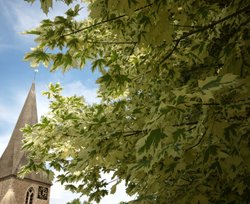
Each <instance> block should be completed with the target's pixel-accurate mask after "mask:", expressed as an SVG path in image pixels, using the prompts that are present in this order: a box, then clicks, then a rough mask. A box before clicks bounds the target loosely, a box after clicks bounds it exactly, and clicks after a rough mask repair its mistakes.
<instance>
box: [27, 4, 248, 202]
mask: <svg viewBox="0 0 250 204" xmlns="http://www.w3.org/2000/svg"><path fill="white" fill-rule="evenodd" d="M33 1H34V0H33ZM29 2H32V1H29ZM85 2H86V3H87V4H88V7H89V11H90V15H89V18H88V19H86V20H76V17H77V16H78V14H79V12H81V9H80V8H81V6H80V5H77V6H75V7H74V8H72V9H69V10H68V11H67V12H66V15H65V16H58V17H56V18H55V19H54V20H49V19H45V20H43V21H42V22H41V25H40V27H38V28H36V29H34V30H31V31H28V32H27V33H28V34H34V35H37V38H36V42H37V47H36V48H34V49H33V50H32V51H31V52H30V53H28V54H27V55H26V56H25V59H26V60H29V61H30V62H31V65H32V66H37V65H39V64H40V63H43V64H44V65H45V66H47V67H48V68H49V69H50V70H51V71H54V70H57V69H61V70H62V71H67V70H70V69H72V68H78V69H82V68H83V67H84V65H85V62H86V61H91V62H92V69H93V70H96V69H98V70H99V72H100V73H101V74H102V76H101V77H100V78H99V79H98V80H97V83H98V84H99V90H98V94H99V97H100V98H101V103H100V104H93V105H89V104H86V103H85V102H84V100H83V99H82V98H81V97H77V96H72V97H63V96H62V95H61V94H60V91H61V87H60V85H59V84H55V85H53V84H51V85H50V88H49V91H47V92H46V93H45V94H46V95H47V96H48V98H49V99H50V100H51V104H50V114H49V115H48V116H44V117H42V119H41V122H40V123H38V124H36V125H35V126H33V127H29V126H27V127H26V128H25V129H24V130H23V131H24V133H25V140H24V143H25V144H24V148H25V150H26V151H28V152H29V157H30V163H29V165H28V166H27V167H26V168H24V169H23V172H28V171H30V170H39V169H43V168H44V164H45V163H46V164H47V166H49V167H53V168H54V169H56V170H60V171H61V172H62V173H61V175H59V176H57V179H58V180H59V181H61V182H62V183H63V184H65V185H66V188H68V189H70V190H72V191H73V192H80V193H82V194H86V195H88V196H89V198H90V200H95V201H99V200H100V199H101V198H102V197H103V196H105V195H106V194H107V193H108V190H107V189H106V187H107V185H108V184H110V182H111V183H112V181H106V180H103V179H102V178H101V173H102V172H111V173H112V174H113V179H114V180H113V183H112V184H113V187H112V188H111V193H114V192H115V191H116V185H117V184H118V183H120V182H121V181H122V180H125V181H126V191H127V193H128V194H129V195H137V200H136V201H134V202H136V203H146V204H150V203H158V204H160V203H202V204H203V203H213V204H216V203H220V204H221V203H250V118H249V116H250V88H249V87H250V77H249V74H250V72H249V66H250V55H249V53H250V25H249V22H250V15H249V14H250V2H249V0H218V1H214V0H210V1H208V0H203V1H201V0H185V1H184V0H89V1H87V0H86V1H85ZM41 3H42V8H43V10H44V11H45V12H48V10H49V8H50V6H51V5H52V0H42V1H41ZM65 3H67V4H70V3H71V1H66V0H65ZM47 172H49V171H48V170H47ZM50 173H51V172H50ZM76 182H77V183H76Z"/></svg>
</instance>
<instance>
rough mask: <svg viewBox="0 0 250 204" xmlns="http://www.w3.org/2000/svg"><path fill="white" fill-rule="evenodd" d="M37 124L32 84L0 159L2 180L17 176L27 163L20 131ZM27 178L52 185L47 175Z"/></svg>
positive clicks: (32, 175) (31, 175) (0, 176)
mask: <svg viewBox="0 0 250 204" xmlns="http://www.w3.org/2000/svg"><path fill="white" fill-rule="evenodd" d="M35 123H37V107H36V94H35V84H34V83H32V86H31V88H30V91H29V93H28V96H27V98H26V101H25V103H24V106H23V108H22V111H21V113H20V115H19V118H18V120H17V123H16V126H15V128H14V130H13V132H12V136H11V138H10V141H9V143H8V146H7V147H6V149H5V151H4V153H3V155H2V157H1V159H0V179H1V178H5V177H8V176H16V175H17V173H18V171H19V169H20V167H21V166H23V165H24V164H25V163H26V162H27V158H26V154H25V152H24V151H23V150H22V140H23V134H22V132H21V131H20V129H21V128H23V127H24V126H25V125H26V124H29V125H33V124H35ZM26 178H29V179H32V180H37V181H40V182H44V183H50V181H49V180H48V179H47V178H46V177H45V175H43V174H40V173H39V174H35V173H32V174H30V175H28V176H27V177H26Z"/></svg>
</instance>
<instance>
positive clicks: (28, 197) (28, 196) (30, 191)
mask: <svg viewBox="0 0 250 204" xmlns="http://www.w3.org/2000/svg"><path fill="white" fill-rule="evenodd" d="M34 194H35V191H34V188H32V187H31V188H29V189H28V191H27V193H26V199H25V204H33V199H34Z"/></svg>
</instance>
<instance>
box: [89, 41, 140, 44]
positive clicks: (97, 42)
mask: <svg viewBox="0 0 250 204" xmlns="http://www.w3.org/2000/svg"><path fill="white" fill-rule="evenodd" d="M86 43H93V44H116V45H119V44H132V45H135V44H136V43H137V42H133V41H131V42H126V41H120V42H119V41H118V42H114V41H86Z"/></svg>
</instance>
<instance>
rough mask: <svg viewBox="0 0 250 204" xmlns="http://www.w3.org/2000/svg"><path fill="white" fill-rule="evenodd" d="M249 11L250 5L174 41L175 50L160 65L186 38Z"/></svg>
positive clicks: (171, 52)
mask: <svg viewBox="0 0 250 204" xmlns="http://www.w3.org/2000/svg"><path fill="white" fill-rule="evenodd" d="M249 9H250V5H248V6H246V7H244V8H242V9H240V10H238V11H236V12H235V13H233V14H231V15H228V16H226V17H225V18H222V19H220V20H218V21H214V22H212V23H210V24H208V25H206V26H203V27H201V28H198V29H196V30H193V31H190V32H188V33H184V34H183V35H182V36H181V37H180V38H178V39H176V40H174V42H175V45H174V47H173V49H172V50H171V51H170V52H169V53H168V54H167V55H166V56H165V57H164V58H163V59H162V60H161V61H160V64H162V63H163V62H164V61H166V60H167V59H168V58H169V57H170V56H171V55H172V54H173V52H174V51H175V50H176V48H177V46H178V45H179V43H180V42H181V41H182V40H184V39H185V38H187V37H189V36H191V35H194V34H196V33H199V32H202V31H205V30H207V29H211V28H213V27H214V26H216V25H217V24H219V23H222V22H224V21H226V20H228V19H230V18H233V17H235V16H237V15H239V14H241V13H243V12H245V11H247V10H249Z"/></svg>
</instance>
